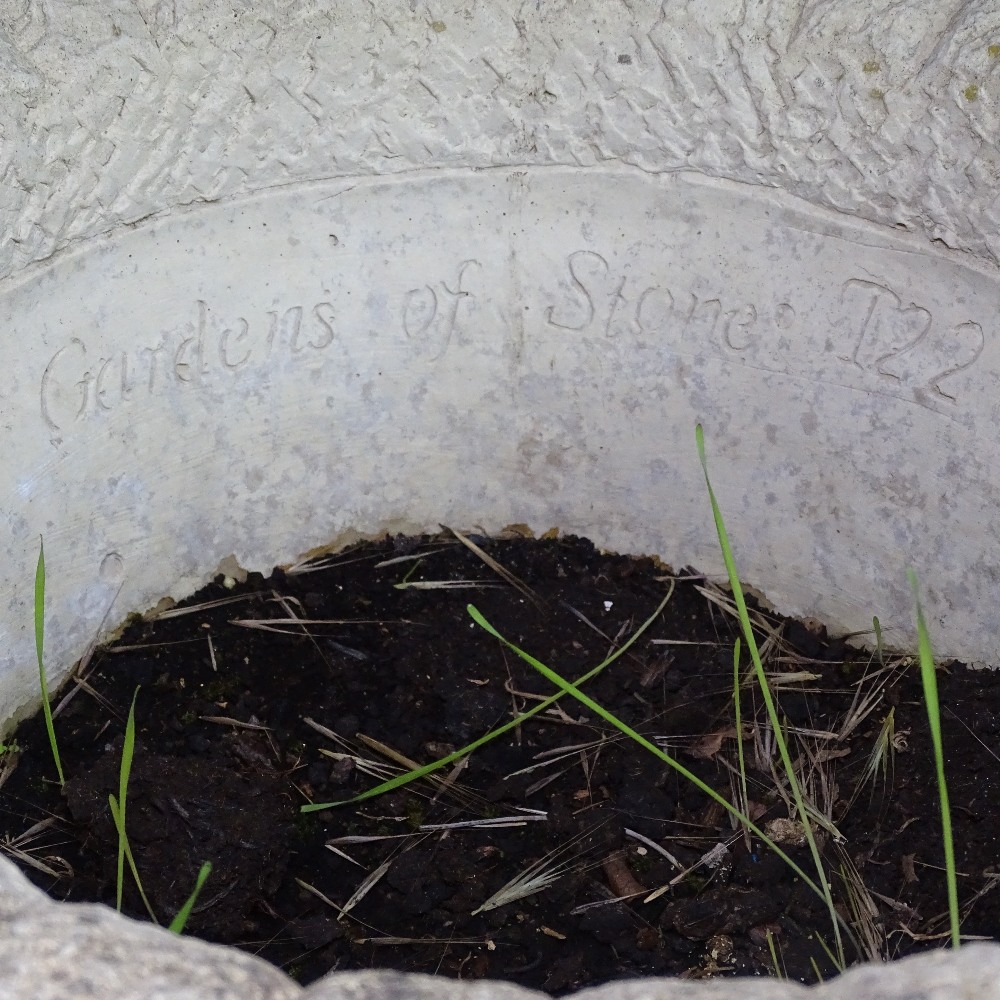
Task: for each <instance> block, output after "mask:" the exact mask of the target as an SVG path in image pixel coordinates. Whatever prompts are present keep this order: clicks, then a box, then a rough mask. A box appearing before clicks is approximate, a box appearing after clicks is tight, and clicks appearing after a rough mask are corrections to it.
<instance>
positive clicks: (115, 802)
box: [108, 688, 159, 924]
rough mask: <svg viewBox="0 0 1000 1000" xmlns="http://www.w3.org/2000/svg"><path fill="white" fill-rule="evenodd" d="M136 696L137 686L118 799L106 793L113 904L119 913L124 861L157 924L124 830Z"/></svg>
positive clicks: (126, 735)
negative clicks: (114, 853)
mask: <svg viewBox="0 0 1000 1000" xmlns="http://www.w3.org/2000/svg"><path fill="white" fill-rule="evenodd" d="M138 696H139V689H138V688H136V689H135V694H133V695H132V704H131V706H130V707H129V710H128V721H127V722H126V723H125V742H124V743H123V744H122V763H121V767H120V768H119V771H118V798H117V799H116V798H115V797H114V795H108V805H109V806H110V808H111V818H112V819H113V820H114V821H115V829H116V830H117V831H118V880H117V883H116V889H117V892H116V905H117V909H118V912H119V913H121V910H122V891H123V888H124V884H125V861H126V859H127V860H128V866H129V868H130V869H131V871H132V877H133V878H134V879H135V885H136V888H137V889H138V890H139V895H140V896H141V897H142V902H143V905H144V906H145V907H146V911H147V912H148V913H149V916H150V919H151V920H152V921H153V923H154V924H156V923H159V921H158V920H157V919H156V914H155V913H154V912H153V907H152V906H150V905H149V900H148V899H147V898H146V892H145V890H144V889H143V888H142V880H141V879H140V878H139V869H138V868H136V865H135V858H134V857H133V856H132V847H131V845H130V844H129V842H128V834H127V833H126V832H125V805H126V802H127V799H128V779H129V775H130V774H131V772H132V757H133V755H134V754H135V700H136V698H137V697H138Z"/></svg>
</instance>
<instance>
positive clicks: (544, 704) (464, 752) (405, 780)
mask: <svg viewBox="0 0 1000 1000" xmlns="http://www.w3.org/2000/svg"><path fill="white" fill-rule="evenodd" d="M673 593H674V584H673V581H671V584H670V587H669V589H668V590H667V595H666V597H664V598H663V600H662V601H660V603H659V604H658V605H657V608H656V610H655V611H654V612H653V613H652V614H651V615H650V616H649V618H647V619H646V621H644V622H643V623H642V625H640V626H639V628H638V629H636V631H635V632H633V633H632V635H631V636H629V638H628V639H626V640H625V642H623V643H622V645H621V646H619V647H618V649H616V650H615V651H614V652H613V653H611V655H610V656H607V657H606V658H605V659H604V660H602V661H601V662H600V663H598V665H597V666H596V667H594V668H593V670H590V671H588V672H587V673H586V674H584V675H583V676H582V677H580V678H578V679H577V680H576V682H575V685H581V684H585V683H586V682H587V681H589V680H590V679H591V678H593V677H596V676H597V675H598V674H599V673H600V672H601V671H602V670H604V669H605V668H606V667H609V666H611V664H612V663H614V662H615V660H617V659H618V657H619V656H622V655H624V654H625V653H626V652H628V650H629V648H630V647H631V646H632V644H633V643H635V642H636V641H637V640H638V638H639V636H641V635H642V634H643V633H644V632H645V631H646V629H648V628H649V627H650V626H651V625H652V624H653V622H654V621H656V619H657V618H659V616H660V613H661V612H662V611H663V609H664V608H665V607H666V606H667V602H668V601H669V600H670V598H671V597H672V596H673ZM470 606H471V605H470ZM565 693H566V692H565V691H563V690H560V691H557V692H556V693H555V694H553V695H549V697H548V698H545V699H544V700H543V701H540V702H538V703H537V704H536V705H534V706H533V707H532V708H530V709H528V711H526V712H523V713H522V714H521V715H518V716H517V717H516V718H514V719H512V720H511V721H510V722H506V723H504V724H503V725H502V726H498V727H497V728H496V729H492V730H490V732H488V733H486V735H485V736H480V737H479V738H478V739H476V740H473V742H472V743H469V744H468V745H467V746H464V747H462V748H461V749H460V750H456V751H455V752H454V753H450V754H448V756H446V757H442V758H441V759H440V760H436V761H433V762H432V763H430V764H424V765H423V766H422V767H418V768H414V769H413V770H411V771H407V772H406V773H405V774H398V775H396V776H395V777H393V778H390V779H389V780H388V781H383V782H382V783H381V784H380V785H376V786H375V787H374V788H369V789H368V790H367V791H366V792H362V793H361V794H360V795H356V796H354V798H352V799H343V800H341V801H339V802H313V803H310V804H309V805H305V806H302V807H301V808H300V810H299V811H300V812H303V813H310V812H318V811H320V810H323V809H332V808H334V807H335V806H345V805H349V804H354V803H356V802H363V801H364V800H365V799H371V798H374V797H375V796H377V795H384V794H385V793H386V792H391V791H393V790H394V789H396V788H401V787H402V786H403V785H408V784H409V783H410V782H411V781H416V780H417V779H418V778H423V777H426V776H427V775H428V774H432V773H433V772H434V771H437V770H439V769H440V768H442V767H447V766H448V765H449V764H453V763H454V762H455V761H457V760H461V759H462V758H463V757H467V756H468V755H469V754H470V753H472V752H473V751H474V750H478V749H479V748H480V747H481V746H484V745H485V744H486V743H489V741H490V740H493V739H496V737H498V736H502V735H503V734H504V733H506V732H509V731H510V730H511V729H515V728H516V727H517V726H520V725H523V723H524V722H525V721H526V720H528V719H530V718H531V717H532V716H533V715H538V713H539V712H544V711H545V709H547V708H550V707H551V706H552V705H553V704H555V702H557V701H558V700H559V699H560V698H561V697H562V696H563V694H565Z"/></svg>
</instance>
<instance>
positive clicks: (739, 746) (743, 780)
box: [733, 636, 750, 810]
mask: <svg viewBox="0 0 1000 1000" xmlns="http://www.w3.org/2000/svg"><path fill="white" fill-rule="evenodd" d="M742 697H743V696H742V694H741V692H740V638H739V636H737V637H736V642H735V643H733V715H734V716H735V719H736V755H737V758H738V760H739V768H740V795H741V796H742V798H741V800H740V805H741V806H742V807H743V809H744V810H746V809H747V807H748V805H749V803H750V796H749V794H748V793H747V765H746V757H745V756H744V753H743V701H742Z"/></svg>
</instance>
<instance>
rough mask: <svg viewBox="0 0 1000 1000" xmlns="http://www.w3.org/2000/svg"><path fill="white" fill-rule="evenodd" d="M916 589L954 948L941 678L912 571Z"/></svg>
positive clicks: (954, 884)
mask: <svg viewBox="0 0 1000 1000" xmlns="http://www.w3.org/2000/svg"><path fill="white" fill-rule="evenodd" d="M907 575H908V576H909V578H910V586H911V587H912V588H913V599H914V601H915V602H916V605H917V639H918V649H919V653H920V680H921V682H922V684H923V689H924V704H925V705H926V707H927V721H928V723H929V725H930V730H931V744H932V745H933V748H934V768H935V770H936V771H937V785H938V799H939V801H940V803H941V840H942V841H943V844H944V870H945V880H946V882H947V886H948V916H949V918H950V922H951V945H952V947H953V948H958V947H959V945H960V944H961V935H960V931H959V925H960V922H961V918H960V915H959V910H958V880H957V876H956V871H955V842H954V838H953V837H952V831H951V807H950V805H949V803H948V783H947V781H946V780H945V775H944V743H943V742H942V739H941V705H940V702H939V701H938V689H937V674H936V673H935V670H934V651H933V650H932V649H931V639H930V634H929V633H928V631H927V623H926V622H925V621H924V612H923V609H922V608H921V606H920V589H919V586H918V584H917V574H916V573H914V572H913V570H912V569H911V570H910V571H909V572H908V574H907Z"/></svg>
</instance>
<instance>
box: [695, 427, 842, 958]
mask: <svg viewBox="0 0 1000 1000" xmlns="http://www.w3.org/2000/svg"><path fill="white" fill-rule="evenodd" d="M695 441H696V443H697V446H698V457H699V459H700V460H701V467H702V471H703V472H704V473H705V485H706V486H707V488H708V498H709V501H710V502H711V505H712V516H713V518H714V520H715V528H716V532H717V534H718V536H719V547H720V548H721V549H722V558H723V561H724V562H725V564H726V573H727V575H728V577H729V586H730V589H731V590H732V592H733V600H734V601H735V603H736V609H737V612H738V614H739V619H740V626H741V628H742V631H743V638H744V639H745V640H746V644H747V650H748V651H749V653H750V659H751V660H752V661H753V666H754V670H755V672H756V674H757V681H758V684H759V686H760V691H761V695H762V697H763V699H764V705H765V707H766V708H767V715H768V718H769V719H770V721H771V728H772V730H773V732H774V737H775V743H776V744H777V746H778V753H779V754H780V756H781V764H782V767H783V768H784V770H785V776H786V778H787V779H788V784H789V788H790V789H791V792H792V797H793V799H794V800H795V808H796V810H797V811H798V814H799V820H800V821H801V823H802V827H803V829H804V830H805V834H806V840H807V841H808V843H809V851H810V853H811V854H812V857H813V864H814V865H815V866H816V873H817V875H818V877H819V881H820V883H821V885H822V886H823V898H824V900H825V901H826V904H827V909H828V910H829V912H830V920H831V923H832V925H833V932H834V937H835V938H836V948H837V958H838V960H839V968H840V969H843V967H844V965H845V964H846V962H845V957H844V947H843V941H842V940H841V935H840V919H841V918H840V917H839V915H838V913H837V910H836V907H835V906H834V903H833V895H832V893H831V891H830V883H829V880H828V879H827V877H826V872H825V869H824V867H823V859H822V857H821V856H820V853H819V847H818V845H817V843H816V837H815V834H814V832H813V829H812V822H811V820H810V818H809V812H808V810H807V809H806V804H805V798H804V796H803V794H802V789H801V787H800V786H799V782H798V779H797V778H796V776H795V769H794V767H793V766H792V758H791V754H789V752H788V742H787V740H786V739H785V734H784V730H783V729H782V726H781V720H780V718H779V717H778V710H777V707H776V705H775V703H774V697H773V695H772V694H771V686H770V684H769V683H768V681H767V675H766V674H765V672H764V665H763V663H762V662H761V659H760V652H759V650H758V649H757V638H756V636H755V635H754V633H753V627H752V625H751V624H750V614H749V612H748V611H747V605H746V599H745V597H744V596H743V588H742V586H741V585H740V579H739V574H738V573H737V571H736V560H735V559H734V557H733V550H732V546H731V545H730V544H729V535H728V533H727V532H726V525H725V521H724V520H723V518H722V509H721V508H720V507H719V504H718V501H717V500H716V498H715V491H714V490H713V489H712V481H711V479H710V477H709V475H708V460H707V459H706V457H705V434H704V431H703V430H702V426H701V424H698V425H697V427H696V428H695Z"/></svg>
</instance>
